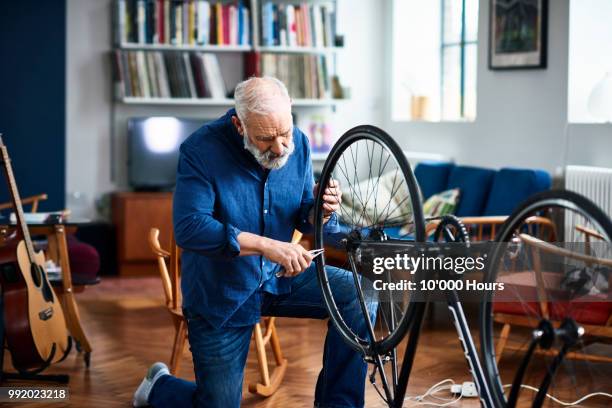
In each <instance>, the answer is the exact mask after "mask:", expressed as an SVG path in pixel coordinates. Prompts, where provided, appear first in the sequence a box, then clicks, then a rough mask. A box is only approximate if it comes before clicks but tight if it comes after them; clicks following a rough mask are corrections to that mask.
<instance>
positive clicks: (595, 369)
mask: <svg viewBox="0 0 612 408" xmlns="http://www.w3.org/2000/svg"><path fill="white" fill-rule="evenodd" d="M540 216H544V217H546V218H547V219H549V220H553V222H552V223H551V224H550V225H549V224H547V222H546V221H544V220H540V219H539V218H535V217H540ZM545 224H546V225H549V226H548V227H547V226H546V225H545ZM583 224H584V225H587V226H588V227H589V228H591V229H593V230H596V231H598V232H599V233H601V234H602V236H603V237H604V238H605V241H606V242H607V243H606V244H605V245H603V246H599V247H596V246H593V245H591V247H590V249H591V250H592V251H595V252H597V251H599V252H600V254H599V255H602V254H601V252H602V251H604V252H606V251H608V250H609V245H608V244H609V242H610V238H611V237H612V224H611V223H610V220H609V219H608V218H607V217H606V215H605V214H604V213H603V212H602V211H601V210H600V209H599V208H597V207H596V206H595V205H594V204H593V203H592V202H590V201H589V200H587V199H586V198H584V197H582V196H580V195H578V194H575V193H571V192H567V191H548V192H545V193H541V194H539V195H536V196H535V197H533V198H531V199H529V200H527V201H526V202H525V203H524V204H523V205H521V206H520V208H519V209H517V210H516V211H515V212H514V213H513V215H512V216H510V217H509V218H508V220H507V221H506V223H505V224H504V226H503V227H502V228H501V230H500V231H499V234H498V236H497V237H496V242H506V243H509V244H508V245H507V246H504V247H502V246H499V247H497V249H496V250H494V252H493V253H492V256H491V258H490V260H491V267H490V268H489V276H487V277H486V278H485V279H486V281H487V282H502V281H505V282H506V284H508V282H517V281H516V279H517V278H518V277H519V276H520V274H523V275H525V274H526V273H528V271H531V270H535V267H534V259H535V258H534V252H533V248H532V247H530V246H529V245H525V244H524V240H523V239H521V238H520V236H519V235H517V234H516V231H522V233H523V234H525V235H527V238H528V237H537V238H538V239H540V240H542V241H547V240H551V235H550V231H547V229H546V228H552V227H551V225H552V226H554V227H555V235H556V237H557V238H559V239H558V240H559V241H566V240H567V239H568V238H569V239H571V240H572V241H577V235H576V234H574V233H573V231H574V230H575V226H576V225H583ZM534 226H536V227H534ZM523 237H524V236H523ZM517 238H518V241H517ZM558 246H559V247H561V245H558ZM563 247H565V248H568V247H569V248H570V249H571V250H572V251H573V252H578V253H581V252H582V251H584V250H585V248H584V246H581V245H577V244H573V245H571V246H570V245H569V244H566V245H564V246H563ZM517 248H518V249H517ZM538 251H539V250H538ZM537 254H538V255H536V257H537V258H538V259H540V252H537ZM510 256H512V257H513V258H512V260H511V261H509V258H510ZM603 256H608V257H609V253H608V254H607V255H605V254H604V255H603ZM542 259H544V260H545V262H543V263H542V265H540V266H538V267H537V269H539V270H542V271H544V273H545V274H546V276H547V277H549V278H550V277H552V278H558V277H555V275H552V273H553V272H556V271H557V269H558V273H560V274H561V275H562V276H565V275H566V274H567V270H568V269H569V270H570V272H571V270H573V268H576V269H580V268H582V267H584V266H586V265H582V266H581V265H579V264H577V263H576V264H574V262H576V260H574V259H573V258H571V257H570V258H565V257H561V256H558V255H555V254H549V253H547V254H545V255H543V258H542ZM568 259H569V260H568ZM513 262H514V263H513ZM538 262H539V261H538ZM512 265H515V266H512ZM567 265H572V266H571V267H568V266H567ZM520 266H523V268H521V267H520ZM523 269H524V271H523ZM525 276H526V275H525ZM552 278H551V279H552ZM512 285H514V284H513V283H510V287H512ZM546 285H547V284H546V283H545V284H544V286H546ZM536 286H537V283H536ZM563 288H565V286H563ZM545 292H546V293H547V294H546V295H545V296H546V297H548V296H551V299H549V302H547V306H546V307H547V308H548V307H549V305H550V307H551V308H550V309H547V316H548V317H549V318H550V319H553V320H562V318H563V317H572V318H577V319H580V314H579V313H578V312H577V310H576V306H575V304H572V302H569V303H568V305H569V306H565V308H564V309H562V308H556V307H555V306H552V305H554V304H555V298H554V294H552V293H553V291H552V290H549V289H546V290H545ZM549 292H550V293H551V294H549ZM517 293H518V291H517ZM522 293H523V298H521V299H520V300H519V301H518V302H517V303H520V308H521V310H518V309H517V307H519V305H518V304H517V305H512V304H510V303H508V302H501V303H498V304H496V303H495V300H496V299H495V296H494V295H493V294H491V293H489V295H488V296H487V297H486V298H485V299H484V301H483V305H482V308H481V348H482V354H483V358H484V360H485V369H486V370H487V374H488V375H487V376H486V377H487V378H488V379H489V381H490V382H491V384H490V388H491V389H492V390H493V394H494V397H495V399H496V400H497V405H498V406H505V404H506V395H507V393H508V391H509V389H508V388H504V385H506V384H509V383H511V382H512V380H513V377H514V371H513V370H511V369H510V367H512V366H514V367H516V364H517V362H518V361H521V360H522V358H523V356H524V350H516V351H515V350H514V349H515V348H524V347H521V346H524V345H526V344H527V343H528V342H529V340H530V337H529V336H530V334H531V332H532V329H531V328H527V327H525V328H520V326H519V325H511V326H510V327H511V329H510V335H509V336H508V345H507V346H506V350H508V351H504V352H503V353H502V356H501V360H500V363H499V365H498V364H497V363H496V361H495V347H496V345H497V344H498V341H499V338H500V336H499V331H496V330H495V326H494V317H493V314H494V313H495V312H497V315H498V316H499V317H498V320H503V319H507V316H509V315H512V314H516V315H518V316H525V319H529V320H528V321H529V322H533V323H534V324H535V322H537V321H538V320H541V319H543V318H544V317H546V315H545V314H544V313H543V311H542V307H541V303H540V302H538V301H537V299H535V300H536V301H535V302H534V299H532V298H530V297H529V295H528V294H526V293H528V292H522ZM498 300H499V299H498ZM551 302H552V303H551ZM514 309H517V310H514ZM502 313H503V315H502ZM589 347H591V346H589ZM551 350H552V351H553V353H557V352H558V351H559V346H558V345H555V346H554V347H553V348H552V349H551ZM587 350H588V348H587V344H586V340H584V339H583V340H581V341H580V342H579V343H578V344H577V345H576V346H575V347H573V348H572V349H571V351H572V352H574V353H576V354H575V356H578V357H580V355H581V354H584V355H586V354H587ZM588 353H589V354H590V350H589V351H588ZM552 359H553V356H547V355H542V354H536V355H534V357H533V358H532V360H531V361H530V366H529V371H528V374H527V375H526V377H525V378H524V380H523V381H522V383H523V384H526V385H529V386H534V387H536V388H537V387H539V385H540V381H541V380H542V378H543V377H544V371H545V369H546V367H547V366H549V365H550V363H551V362H552ZM604 364H606V363H604ZM607 366H608V367H612V366H611V365H610V363H607ZM608 367H606V366H605V365H604V366H602V365H599V364H597V363H590V362H582V361H580V360H573V359H571V360H570V359H565V360H564V362H563V363H562V365H561V366H560V369H559V371H558V373H557V375H556V376H555V379H554V383H553V384H552V385H551V388H550V389H549V393H550V394H552V395H554V396H556V397H558V398H560V399H562V400H564V401H565V402H573V401H575V400H577V399H578V398H580V397H581V396H584V395H586V394H589V393H591V392H594V391H606V392H608V393H609V392H610V391H611V390H610V388H609V387H607V388H606V386H604V385H602V383H601V381H600V380H601V378H606V376H607V377H608V378H609V376H610V375H612V370H611V369H610V368H608ZM602 387H603V388H602ZM587 388H589V389H588V390H587ZM504 391H505V392H504ZM535 395H536V394H535V393H534V392H532V391H528V390H524V389H523V390H522V391H521V397H520V400H519V401H521V402H524V401H525V400H526V399H532V398H533V397H534V396H535ZM603 401H604V402H603V403H605V402H609V401H605V400H603ZM548 402H550V400H548ZM592 403H594V404H597V403H602V400H592ZM595 406H598V405H595ZM602 406H605V405H602Z"/></svg>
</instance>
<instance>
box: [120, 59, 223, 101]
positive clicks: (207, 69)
mask: <svg viewBox="0 0 612 408" xmlns="http://www.w3.org/2000/svg"><path fill="white" fill-rule="evenodd" d="M113 62H114V64H113V66H114V75H115V83H116V84H117V86H118V92H119V94H120V95H121V96H127V97H142V98H215V99H218V98H225V97H226V96H227V95H226V94H227V92H226V87H225V82H224V80H223V76H222V75H221V68H220V66H219V60H218V59H217V56H216V55H215V54H210V53H199V52H177V51H167V52H161V51H155V52H145V51H121V50H115V51H114V54H113Z"/></svg>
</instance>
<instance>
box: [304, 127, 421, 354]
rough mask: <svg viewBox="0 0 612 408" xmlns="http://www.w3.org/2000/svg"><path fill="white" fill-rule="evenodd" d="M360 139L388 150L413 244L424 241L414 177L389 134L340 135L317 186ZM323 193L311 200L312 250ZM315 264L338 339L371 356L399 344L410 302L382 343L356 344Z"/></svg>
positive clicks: (318, 243)
mask: <svg viewBox="0 0 612 408" xmlns="http://www.w3.org/2000/svg"><path fill="white" fill-rule="evenodd" d="M364 139H370V140H373V141H375V142H377V143H380V144H381V145H383V146H384V147H386V148H387V149H388V150H389V151H390V153H391V155H392V156H393V157H394V158H395V160H396V161H397V163H398V165H399V167H400V168H401V170H402V173H403V176H404V179H405V180H406V183H407V186H408V191H409V193H410V197H411V203H412V210H413V217H414V224H415V230H414V234H415V241H417V242H424V241H425V218H424V216H423V208H422V203H421V196H420V190H419V188H418V185H417V181H416V178H415V176H414V173H413V172H412V168H411V167H410V165H409V163H408V160H407V159H406V157H405V156H404V153H403V151H402V149H401V148H400V147H399V145H398V144H397V143H396V142H395V141H394V140H393V139H392V138H391V136H389V134H387V133H386V132H385V131H383V130H382V129H379V128H377V127H375V126H370V125H361V126H357V127H354V128H352V129H350V130H348V131H347V132H346V133H345V134H344V135H342V137H340V139H339V140H338V141H337V142H336V143H335V144H334V147H333V148H332V150H331V152H330V153H329V156H328V158H327V160H326V161H325V164H324V166H323V171H322V173H321V178H320V181H319V183H321V185H326V184H327V182H328V180H329V178H330V176H331V171H332V170H333V169H334V166H335V165H336V163H337V161H338V160H339V159H340V156H341V155H342V153H343V152H344V151H345V150H346V149H347V148H348V146H350V145H351V144H352V143H354V142H357V141H359V140H364ZM323 191H324V189H322V188H321V189H319V191H318V194H317V196H316V197H315V207H314V208H315V212H314V220H315V225H314V227H315V232H314V238H315V243H314V246H315V249H320V248H322V247H323V217H322V213H321V208H322V206H321V203H322V199H323ZM412 197H416V199H412ZM315 264H316V267H317V275H318V278H319V285H320V288H321V291H322V293H323V299H324V302H325V307H326V308H327V311H328V314H329V316H330V320H331V321H332V324H333V325H334V327H335V328H336V330H337V331H338V332H339V333H340V336H341V337H342V338H343V340H344V341H345V342H346V343H347V344H348V345H349V346H350V347H352V348H353V349H355V350H357V351H360V352H362V353H364V354H365V355H372V354H373V353H377V354H379V355H380V354H384V353H386V352H388V351H390V350H391V349H393V348H394V347H396V346H397V345H398V344H399V342H400V341H401V340H402V339H403V338H404V336H405V334H406V333H407V331H408V328H409V325H410V322H411V321H412V319H413V314H414V312H415V308H414V304H413V302H412V301H411V302H409V305H408V308H407V310H406V313H404V315H403V316H402V318H401V321H400V322H399V323H398V326H397V327H396V329H395V330H394V331H393V332H392V333H390V334H389V335H388V336H386V337H385V338H384V339H382V340H379V341H375V342H374V343H373V344H371V343H370V342H368V341H359V339H358V338H356V337H355V335H354V333H353V332H352V331H351V330H350V328H349V327H348V326H347V325H346V323H345V322H344V320H343V319H342V316H341V315H340V313H339V311H338V309H337V307H336V305H335V301H334V299H333V295H332V294H331V289H330V285H329V282H328V281H327V278H326V274H325V270H324V268H325V256H324V255H323V256H319V257H317V258H316V259H315Z"/></svg>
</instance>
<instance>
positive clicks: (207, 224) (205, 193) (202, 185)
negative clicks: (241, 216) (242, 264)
mask: <svg viewBox="0 0 612 408" xmlns="http://www.w3.org/2000/svg"><path fill="white" fill-rule="evenodd" d="M206 174H207V173H206V168H205V166H204V163H203V162H202V160H200V158H199V157H198V155H197V153H196V152H194V151H192V150H191V149H190V148H188V147H187V146H186V145H183V146H181V153H180V156H179V164H178V169H177V179H176V190H175V193H174V199H173V222H174V235H175V239H176V243H177V244H178V245H179V246H180V247H181V248H183V249H186V250H189V251H194V252H198V253H200V254H202V255H206V256H212V257H222V258H233V257H236V256H238V255H239V254H240V244H239V243H238V234H240V232H241V231H240V230H239V229H238V228H236V227H235V226H233V225H231V224H229V223H223V222H221V221H219V220H217V219H216V218H215V216H214V205H215V199H216V195H215V190H214V188H213V185H212V183H211V182H210V180H209V179H208V177H207V175H206Z"/></svg>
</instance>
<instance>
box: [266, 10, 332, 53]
mask: <svg viewBox="0 0 612 408" xmlns="http://www.w3.org/2000/svg"><path fill="white" fill-rule="evenodd" d="M335 21H336V17H335V11H334V9H333V6H332V5H331V4H306V3H301V4H299V5H293V4H276V3H273V2H266V3H264V4H263V5H262V11H261V45H264V46H275V45H281V46H290V47H295V46H305V47H333V46H334V44H335V38H336V24H335Z"/></svg>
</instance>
